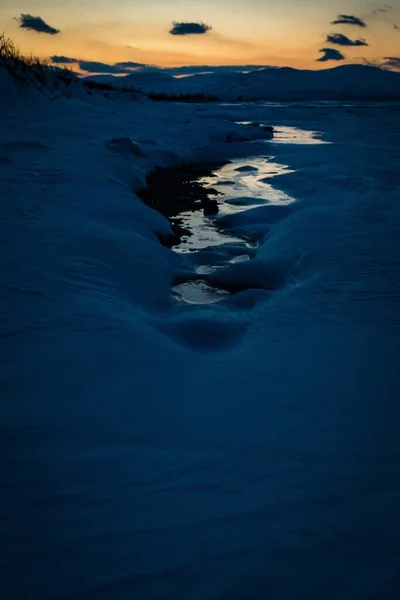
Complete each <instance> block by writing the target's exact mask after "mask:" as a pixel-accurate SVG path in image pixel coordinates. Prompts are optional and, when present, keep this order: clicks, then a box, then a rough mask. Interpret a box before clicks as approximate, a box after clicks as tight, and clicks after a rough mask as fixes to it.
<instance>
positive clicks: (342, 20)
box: [331, 15, 366, 27]
mask: <svg viewBox="0 0 400 600" xmlns="http://www.w3.org/2000/svg"><path fill="white" fill-rule="evenodd" d="M331 24H332V25H356V26H357V27H366V24H365V23H364V21H363V20H362V19H360V18H359V17H355V16H354V15H338V16H337V17H336V19H335V20H334V21H332V23H331Z"/></svg>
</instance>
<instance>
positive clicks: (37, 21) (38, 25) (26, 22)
mask: <svg viewBox="0 0 400 600" xmlns="http://www.w3.org/2000/svg"><path fill="white" fill-rule="evenodd" d="M15 20H16V21H18V23H19V26H20V27H21V29H28V30H30V31H36V32H37V33H47V34H49V35H57V34H58V33H60V30H59V29H56V28H55V27H51V25H49V24H48V23H46V21H44V20H43V19H42V17H34V16H33V15H28V14H24V13H22V14H21V15H20V16H19V17H18V18H16V19H15Z"/></svg>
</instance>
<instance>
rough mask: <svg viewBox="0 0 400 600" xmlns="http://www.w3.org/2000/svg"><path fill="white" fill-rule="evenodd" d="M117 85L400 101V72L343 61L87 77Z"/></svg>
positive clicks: (223, 94)
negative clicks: (318, 66) (311, 66)
mask: <svg viewBox="0 0 400 600" xmlns="http://www.w3.org/2000/svg"><path fill="white" fill-rule="evenodd" d="M84 79H87V80H94V81H98V82H102V83H108V84H110V85H113V86H115V87H126V88H138V89H140V90H142V91H143V92H145V93H150V92H156V93H162V94H171V95H177V94H187V93H198V92H201V93H205V94H209V95H214V96H218V97H219V98H221V99H223V100H236V99H238V98H241V99H243V100H266V101H301V100H400V73H399V72H396V71H387V70H383V69H381V68H379V67H374V66H364V65H341V66H339V67H334V68H330V69H323V70H320V71H311V70H298V69H293V68H291V67H281V68H274V69H271V68H267V69H260V70H258V71H252V72H249V73H241V72H223V73H210V74H201V75H200V74H199V75H192V76H189V77H182V78H179V79H178V78H176V77H173V76H171V75H169V74H167V73H164V72H163V71H162V70H156V69H151V70H144V71H138V72H136V73H131V74H130V75H126V76H123V77H116V76H115V75H92V76H89V77H85V78H84Z"/></svg>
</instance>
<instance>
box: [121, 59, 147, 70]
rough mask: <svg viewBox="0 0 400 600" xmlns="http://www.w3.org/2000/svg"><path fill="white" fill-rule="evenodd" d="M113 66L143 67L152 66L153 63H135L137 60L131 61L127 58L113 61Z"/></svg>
mask: <svg viewBox="0 0 400 600" xmlns="http://www.w3.org/2000/svg"><path fill="white" fill-rule="evenodd" d="M113 66H114V67H118V68H120V69H127V70H130V69H141V68H144V67H152V66H153V65H146V64H145V63H137V62H132V61H130V60H128V61H127V62H118V63H115V65H113Z"/></svg>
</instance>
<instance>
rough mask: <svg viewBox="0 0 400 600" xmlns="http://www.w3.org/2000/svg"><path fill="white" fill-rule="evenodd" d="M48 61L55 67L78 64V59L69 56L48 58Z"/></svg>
mask: <svg viewBox="0 0 400 600" xmlns="http://www.w3.org/2000/svg"><path fill="white" fill-rule="evenodd" d="M50 60H51V62H52V63H54V64H55V65H70V64H73V63H77V62H79V59H78V58H72V57H71V56H58V55H54V56H50Z"/></svg>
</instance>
